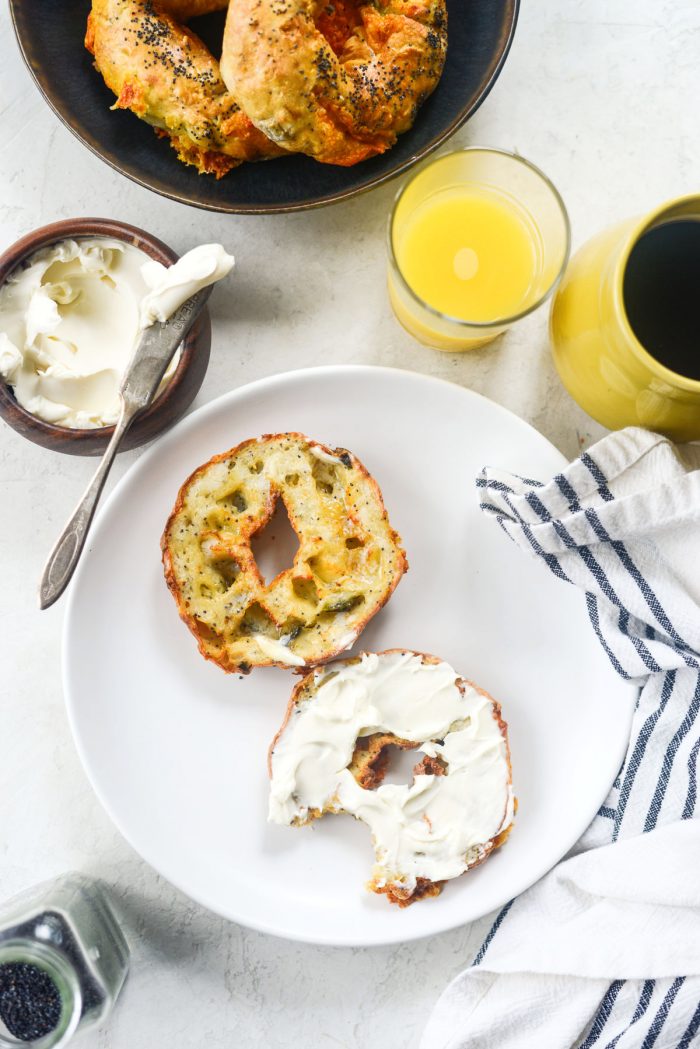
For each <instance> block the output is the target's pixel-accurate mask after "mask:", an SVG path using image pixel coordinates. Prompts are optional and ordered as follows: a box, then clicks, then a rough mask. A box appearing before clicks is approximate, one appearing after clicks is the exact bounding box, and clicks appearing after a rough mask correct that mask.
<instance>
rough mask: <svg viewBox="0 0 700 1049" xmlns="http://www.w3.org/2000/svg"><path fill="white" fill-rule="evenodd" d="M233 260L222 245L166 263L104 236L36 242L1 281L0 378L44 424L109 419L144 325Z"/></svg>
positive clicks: (81, 425)
mask: <svg viewBox="0 0 700 1049" xmlns="http://www.w3.org/2000/svg"><path fill="white" fill-rule="evenodd" d="M233 265H234V259H233V257H232V256H230V255H228V254H227V253H226V252H225V250H224V249H223V247H222V246H221V245H220V244H205V245H202V246H200V247H198V248H194V249H193V250H192V251H190V252H188V253H187V254H186V255H183V257H182V258H181V259H179V260H178V261H177V262H176V263H175V264H174V265H173V266H171V267H166V266H162V265H161V264H160V263H158V262H155V261H153V260H150V259H148V257H147V256H146V255H145V254H144V253H143V252H142V251H140V250H139V249H138V248H136V247H134V246H133V245H131V244H127V243H124V242H123V241H119V240H112V239H110V238H107V237H94V238H81V239H79V240H65V241H62V242H60V243H58V244H54V245H51V247H49V248H45V249H42V250H41V251H39V252H37V253H36V254H35V255H33V256H31V258H30V259H29V260H28V262H27V263H26V264H25V265H24V266H23V267H22V268H21V269H19V270H17V271H16V272H15V273H14V274H13V275H12V276H11V277H10V278H9V280H8V281H6V282H5V284H4V285H3V286H2V287H1V288H0V376H1V377H2V378H3V379H4V380H5V381H6V382H8V383H9V384H10V385H11V386H12V388H13V390H14V395H15V397H16V399H17V402H18V403H19V404H20V405H21V406H22V407H23V408H25V409H26V410H27V411H29V412H31V413H32V414H33V415H36V416H37V417H38V418H40V419H44V420H45V421H46V422H50V423H55V424H57V425H60V426H68V427H71V428H75V429H89V428H93V427H97V426H109V425H111V424H113V423H115V422H116V420H117V418H118V416H119V409H120V399H119V388H120V386H121V380H122V377H123V375H124V373H125V371H126V370H127V368H128V366H129V363H130V361H131V358H132V356H133V353H134V350H135V349H136V346H137V345H138V342H139V339H140V337H141V333H142V331H143V329H144V328H146V327H148V326H149V325H151V324H153V323H154V322H155V321H156V320H159V321H164V320H167V319H168V318H169V317H170V316H172V314H173V313H174V312H175V310H177V309H178V307H179V306H181V305H182V303H183V302H185V301H186V300H187V299H188V298H190V296H192V295H194V294H195V293H196V292H197V291H199V290H200V289H201V288H204V287H206V286H207V285H209V284H213V283H214V282H215V281H218V280H221V278H222V277H225V276H226V275H227V274H228V273H229V272H230V270H231V269H232V267H233ZM177 362H178V356H175V357H174V358H173V360H172V362H171V364H170V366H169V368H168V371H167V372H166V374H165V377H164V379H163V383H167V382H168V380H169V379H170V378H171V376H172V374H173V372H174V371H175V368H176V367H177Z"/></svg>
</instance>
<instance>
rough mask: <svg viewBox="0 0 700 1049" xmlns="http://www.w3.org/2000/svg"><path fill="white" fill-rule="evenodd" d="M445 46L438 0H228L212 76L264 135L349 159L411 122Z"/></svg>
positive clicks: (317, 154) (373, 149) (296, 148)
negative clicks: (220, 48)
mask: <svg viewBox="0 0 700 1049" xmlns="http://www.w3.org/2000/svg"><path fill="white" fill-rule="evenodd" d="M446 49H447V11H446V7H445V0H383V2H377V3H367V2H362V0H331V2H330V3H328V2H325V3H324V2H323V0H234V2H233V3H231V4H230V6H229V10H228V16H227V20H226V32H225V35H224V46H223V52H222V57H221V75H222V77H223V79H224V81H225V83H226V85H227V87H228V88H229V90H230V91H231V92H232V93H233V94H234V95H235V97H236V98H237V99H238V101H239V103H240V105H241V107H242V108H243V109H244V110H245V112H246V113H247V115H248V116H249V117H250V119H251V120H252V121H253V123H254V124H255V126H256V127H257V128H259V129H260V130H261V131H263V132H264V133H265V134H266V135H267V136H268V137H269V138H270V139H272V140H273V141H274V142H277V143H278V144H279V145H280V146H283V147H284V148H285V149H286V150H291V151H293V152H298V153H306V154H308V155H309V156H311V157H314V158H315V159H316V160H319V161H321V162H323V163H325V164H340V165H343V166H349V165H351V164H356V163H358V161H361V160H365V159H366V158H367V157H371V156H373V155H375V154H377V153H383V152H384V151H385V150H386V149H388V148H389V147H390V146H392V145H393V144H394V142H395V141H396V138H397V136H398V135H399V134H401V132H403V131H406V130H407V129H408V128H409V127H411V125H412V124H413V121H414V120H415V117H416V113H417V112H418V108H419V106H420V105H421V103H422V102H424V101H425V99H426V98H427V97H428V95H429V94H430V93H431V91H432V90H433V89H434V88H435V86H436V85H437V83H438V80H439V79H440V75H441V73H442V70H443V67H444V63H445V55H446Z"/></svg>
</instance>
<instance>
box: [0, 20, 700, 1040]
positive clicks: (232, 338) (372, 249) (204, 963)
mask: <svg viewBox="0 0 700 1049" xmlns="http://www.w3.org/2000/svg"><path fill="white" fill-rule="evenodd" d="M464 2H465V3H467V2H470V3H485V2H488V0H464ZM0 41H1V43H0V58H1V61H0V129H1V130H2V135H1V136H0V186H1V187H2V192H1V193H0V248H4V247H6V246H7V245H9V244H10V243H11V242H12V241H13V240H15V239H16V238H17V237H18V236H20V235H21V234H23V233H25V232H27V231H29V230H31V229H33V228H34V227H36V226H39V225H41V224H43V223H46V222H49V221H52V220H54V219H59V218H67V217H71V216H76V215H92V214H100V215H103V216H114V217H118V218H121V219H124V220H126V221H127V222H132V223H134V224H136V225H140V226H144V227H146V228H148V229H149V230H151V231H152V232H153V233H155V234H156V235H157V236H159V237H161V238H163V239H164V240H165V241H166V242H168V243H169V244H171V245H172V247H174V248H175V249H176V250H178V251H183V250H185V249H186V248H188V247H190V246H193V245H194V244H197V243H201V242H202V241H204V240H220V241H222V242H223V243H224V244H225V245H226V246H227V247H229V248H230V249H231V250H233V251H234V252H235V254H236V257H237V260H238V267H237V271H236V275H235V279H232V280H231V281H230V282H228V283H227V285H226V288H225V289H224V288H220V289H218V290H217V291H216V292H215V293H214V296H213V299H212V306H211V309H212V314H213V321H214V342H213V352H212V360H211V366H210V368H209V372H208V374H207V377H206V380H205V383H204V386H203V388H202V391H201V393H200V395H199V397H198V398H197V402H196V403H197V404H203V403H204V402H205V401H207V400H209V399H211V398H213V397H215V396H216V395H218V394H219V393H222V392H223V391H225V390H229V389H232V388H233V387H236V386H239V385H241V384H243V383H246V382H248V381H250V380H253V379H257V378H259V377H261V376H264V375H269V374H271V373H273V372H278V371H284V370H287V369H290V368H299V367H303V366H306V365H314V364H321V363H324V364H325V363H341V362H358V363H376V364H383V365H394V366H400V367H403V368H408V369H413V370H415V371H421V372H426V373H429V374H432V375H437V376H441V377H443V378H446V379H451V380H452V381H454V382H457V383H460V384H462V385H464V386H468V387H471V388H472V389H475V390H478V391H479V392H480V393H483V394H486V395H487V396H489V397H491V398H493V399H494V400H496V401H498V402H500V403H501V404H504V405H506V406H507V407H509V408H511V409H512V410H513V411H514V412H516V413H517V414H518V415H520V416H522V417H523V418H524V419H526V420H528V421H529V422H530V423H532V425H533V426H535V427H537V428H538V429H539V430H541V431H542V432H543V433H544V434H545V435H546V436H547V437H548V438H550V440H552V441H553V442H554V444H556V445H557V446H558V447H559V448H560V449H561V450H562V451H563V452H564V453H565V454H566V455H568V456H572V457H573V456H574V455H575V454H576V453H577V452H578V451H579V449H580V448H581V447H583V446H585V445H587V444H589V443H590V442H591V441H592V440H594V439H595V438H596V437H597V436H598V435H599V434H600V433H601V432H602V431H601V429H600V427H598V426H597V425H596V424H595V423H593V422H592V421H591V420H590V419H589V418H588V417H587V416H586V415H585V414H584V413H583V412H582V411H580V410H579V409H578V408H577V407H576V405H574V404H573V402H572V401H571V400H570V398H569V397H568V395H567V394H566V393H565V391H564V390H563V388H562V387H561V385H560V383H559V381H558V379H557V377H556V374H555V372H554V369H553V366H552V363H551V360H550V356H549V350H548V346H547V330H546V327H547V314H546V310H540V311H539V312H538V313H536V314H535V315H534V316H532V317H530V318H528V319H527V320H526V321H525V322H523V323H521V324H520V325H519V326H517V327H516V328H515V330H513V331H512V332H510V333H508V334H507V335H506V336H505V337H504V338H503V339H502V340H501V341H500V342H499V343H497V344H496V345H495V346H494V347H492V348H490V349H489V348H486V349H483V350H479V351H473V352H472V353H470V354H463V355H459V354H457V355H449V354H441V353H439V352H438V351H434V350H430V349H426V348H424V347H422V346H420V345H418V344H417V343H415V342H413V341H412V340H411V338H410V337H409V336H408V335H406V334H405V333H404V332H403V331H402V330H401V329H400V328H399V326H398V325H397V324H396V322H395V321H394V319H393V317H392V315H391V312H390V309H389V305H388V302H387V298H386V294H385V288H384V267H385V255H384V226H385V220H386V215H387V211H388V209H389V206H390V201H391V199H392V197H393V194H394V192H395V186H393V185H390V186H387V187H384V188H383V189H380V190H378V191H376V192H374V193H372V194H370V195H367V196H363V197H361V198H360V199H358V200H356V201H352V202H349V203H347V204H342V205H339V206H336V207H332V208H327V209H324V210H321V211H316V212H311V213H306V214H298V215H290V216H285V217H278V218H276V217H272V218H266V217H235V216H234V217H226V216H219V215H215V214H208V213H204V212H199V211H196V210H194V209H188V208H186V207H184V206H181V205H179V204H176V203H172V202H170V201H167V200H163V199H160V198H159V197H157V196H155V195H154V194H152V193H149V192H148V191H146V190H143V189H141V188H139V187H138V186H136V185H133V184H132V183H131V182H129V181H127V180H126V179H124V178H122V177H121V176H119V175H118V174H116V173H115V172H113V171H112V170H111V169H110V168H109V167H107V166H106V165H105V164H103V163H102V162H101V161H100V160H98V159H97V158H95V157H94V156H92V154H91V153H89V152H88V151H87V150H86V149H85V148H84V147H83V146H81V145H80V143H79V142H78V141H77V140H76V139H74V138H73V136H72V135H71V134H70V133H69V132H68V131H67V130H66V129H65V128H64V127H63V126H62V125H61V124H60V123H59V121H58V120H57V119H56V118H55V117H54V116H53V114H52V113H51V112H50V111H49V109H48V108H47V107H46V105H45V104H44V102H43V101H42V99H41V97H40V95H39V93H38V92H37V90H36V89H35V87H34V86H33V84H32V83H31V81H30V77H29V74H28V73H27V71H26V70H25V68H24V66H23V65H22V62H21V60H20V57H19V54H18V50H17V47H16V44H15V41H14V37H13V33H12V30H11V27H10V22H9V16H8V13H7V8H6V5H3V9H2V11H1V12H0ZM699 69H700V5H699V4H698V2H697V0H525V2H524V3H523V11H522V13H521V18H520V25H519V27H518V31H517V33H516V37H515V43H514V46H513V50H512V52H511V55H510V58H509V60H508V62H507V64H506V67H505V70H504V72H503V74H502V76H501V78H500V80H499V81H498V83H497V84H496V86H495V88H494V90H493V92H492V94H491V95H490V96H489V98H488V99H487V100H486V102H485V104H484V105H483V107H482V108H481V109H480V111H479V112H478V114H477V115H476V117H475V118H474V119H473V120H472V121H471V122H470V123H469V124H468V126H467V127H466V128H465V129H463V130H462V131H461V132H460V133H459V134H458V135H457V136H456V137H455V139H454V140H453V143H454V145H460V144H467V143H470V144H481V145H494V146H500V147H503V148H507V149H517V150H518V151H520V152H521V153H523V154H524V155H525V156H527V157H528V158H530V159H532V160H533V161H534V162H535V163H537V164H539V165H540V166H541V167H542V168H543V169H544V170H545V171H546V172H547V173H548V174H549V175H550V176H551V178H552V179H553V180H554V182H555V183H556V185H557V186H558V187H559V189H560V190H561V192H562V194H563V196H564V198H565V200H566V203H567V205H568V208H569V211H570V214H571V220H572V225H573V232H574V246H577V245H580V244H581V243H582V242H583V241H584V240H585V239H586V238H587V237H588V236H590V235H591V234H592V233H593V232H595V231H596V230H598V229H600V228H602V227H604V226H605V225H607V224H609V223H610V222H611V221H613V220H615V219H617V218H622V217H625V216H627V215H630V214H635V213H637V212H641V211H643V210H645V209H647V208H650V207H652V206H654V205H655V204H657V203H659V202H661V201H663V200H664V199H666V198H669V197H671V196H673V195H674V194H678V193H683V192H688V191H691V190H697V188H698V184H697V177H698V166H697V163H698V150H697V142H698V130H697V129H698V125H697V99H698V95H699V92H700V82H699V74H698V70H699ZM136 455H138V453H131V454H125V455H123V456H121V457H120V460H119V462H118V464H117V467H116V469H115V478H114V479H115V480H116V477H118V476H119V475H121V473H122V472H123V471H124V470H126V469H127V468H128V466H129V464H130V463H131V462H132V461H133V460H134V458H135V457H136ZM93 468H94V463H93V462H92V461H88V460H81V459H76V458H71V457H65V456H60V455H56V454H53V453H51V452H48V451H43V450H41V449H39V448H37V447H35V446H34V445H32V444H30V443H28V442H27V441H25V440H23V439H22V438H21V437H19V436H17V434H15V433H14V432H13V431H11V430H10V429H8V428H7V427H5V426H2V431H1V432H0V499H1V505H2V516H1V517H0V568H1V570H2V586H1V587H0V631H1V632H0V638H1V639H2V640H1V645H2V649H1V651H2V664H3V675H2V685H1V686H0V687H1V691H2V697H1V699H0V710H1V711H2V722H1V731H0V799H2V800H1V801H0V898H6V897H9V896H10V895H12V894H14V893H15V892H16V891H18V890H20V889H22V888H23V887H25V886H27V885H30V884H32V883H34V882H37V881H40V880H42V879H44V878H48V877H50V876H53V875H55V874H58V873H60V872H62V871H64V870H66V869H70V868H74V869H80V870H83V871H86V872H88V873H91V874H94V875H96V876H99V877H102V878H104V879H105V881H106V882H107V883H108V884H109V885H110V886H112V888H113V890H114V894H115V896H116V899H117V901H118V904H119V907H120V912H121V914H122V915H123V918H124V922H125V927H126V930H127V933H128V935H129V937H130V939H131V941H132V944H133V949H134V950H133V966H132V973H131V978H130V981H129V983H128V985H127V988H126V990H125V992H124V996H123V1000H122V1001H121V1003H120V1007H119V1008H118V1009H117V1011H116V1012H115V1014H114V1017H113V1019H112V1021H111V1022H110V1023H109V1025H108V1026H107V1027H106V1028H105V1029H104V1030H102V1031H100V1032H98V1033H96V1034H94V1033H93V1034H88V1035H86V1036H85V1037H84V1039H83V1040H82V1042H81V1044H83V1045H86V1046H93V1047H95V1049H107V1047H109V1049H161V1047H162V1049H166V1047H168V1049H169V1047H171V1046H177V1049H201V1047H202V1046H205V1045H206V1046H208V1047H210V1049H223V1047H224V1046H227V1047H228V1046H231V1045H234V1044H235V1045H236V1046H242V1047H248V1046H263V1045H264V1046H265V1047H266V1049H284V1047H289V1046H294V1047H295V1049H326V1047H327V1049H334V1047H343V1049H379V1047H382V1049H385V1047H390V1049H394V1047H397V1049H398V1047H402V1049H404V1047H415V1046H416V1045H417V1043H418V1038H419V1035H420V1031H421V1029H422V1026H423V1023H424V1021H425V1018H426V1016H427V1013H428V1011H429V1009H430V1007H431V1005H432V1003H433V1001H434V999H435V998H436V996H437V995H438V993H439V992H440V991H441V990H442V988H443V987H444V986H445V984H446V983H447V981H448V980H449V979H450V978H451V977H452V976H453V975H455V974H456V973H457V972H458V971H459V970H460V969H461V968H462V967H463V966H464V965H465V964H466V963H467V962H468V961H469V960H470V959H471V956H472V954H473V951H474V949H475V947H476V946H477V945H478V943H479V942H480V938H481V936H482V933H483V929H484V924H485V923H484V922H482V923H478V924H477V925H475V926H471V927H466V928H462V929H458V930H455V931H454V932H452V933H449V934H447V935H442V936H440V937H436V938H433V939H431V940H426V941H422V942H418V943H413V944H408V945H406V946H402V947H391V948H381V949H372V950H333V949H323V948H316V947H309V946H303V945H296V944H293V943H288V942H284V941H282V940H277V939H274V938H271V937H268V936H264V935H261V934H259V933H255V932H251V931H248V930H246V929H244V928H240V927H238V926H236V925H232V924H229V923H227V922H225V921H223V920H221V919H219V918H217V917H215V916H213V915H211V914H209V913H207V912H206V911H204V910H203V909H202V908H200V907H199V906H197V905H195V904H193V903H191V902H189V900H187V899H186V898H185V897H184V896H182V895H181V894H180V893H178V892H177V891H176V890H175V889H173V888H172V887H171V886H170V885H168V884H167V883H166V882H164V881H163V880H162V879H161V878H159V877H158V876H157V875H156V874H155V873H154V872H153V871H152V870H151V869H150V868H149V867H147V866H146V865H145V864H144V863H143V862H142V861H141V860H140V859H139V857H138V856H137V855H136V854H135V853H134V852H133V851H132V850H131V849H130V847H129V846H128V845H127V844H126V843H125V842H124V841H123V840H122V838H121V836H120V835H119V834H118V832H117V831H116V830H115V829H114V827H113V826H112V824H111V823H110V821H109V819H108V818H107V816H106V815H105V813H104V812H103V811H102V809H101V808H100V805H99V803H98V802H97V799H96V798H95V797H94V796H93V794H92V791H91V789H90V787H89V785H88V783H87V780H86V778H85V775H84V774H83V771H82V768H81V766H80V763H79V761H78V758H77V755H76V752H75V750H74V747H73V743H72V740H71V737H70V733H69V730H68V725H67V722H66V716H65V713H64V707H63V700H62V695H61V683H60V673H59V667H60V638H61V626H62V616H63V606H62V605H61V604H59V605H58V606H56V607H55V608H53V609H51V610H50V611H48V612H45V613H40V612H39V611H38V609H37V607H36V603H35V588H36V584H37V580H38V577H39V574H40V569H41V567H42V564H43V561H44V559H45V556H46V554H47V552H48V550H49V548H50V547H51V545H52V543H53V541H54V539H55V537H56V536H57V535H58V532H59V530H60V528H61V526H62V525H63V523H64V521H65V520H66V518H67V515H68V513H69V511H70V510H71V509H72V507H73V504H74V503H75V501H76V499H77V497H78V496H79V494H80V493H81V491H82V489H83V487H84V485H85V483H86V481H87V478H88V476H89V475H90V473H91V471H92V469H93ZM485 1049H486V1047H485Z"/></svg>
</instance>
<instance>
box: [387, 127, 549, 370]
mask: <svg viewBox="0 0 700 1049" xmlns="http://www.w3.org/2000/svg"><path fill="white" fill-rule="evenodd" d="M568 253H569V223H568V218H567V215H566V209H565V208H564V204H563V202H562V200H561V197H560V196H559V194H558V193H557V191H556V189H555V188H554V186H553V185H552V184H551V182H550V181H549V180H548V179H547V177H546V176H545V175H543V174H542V172H541V171H540V170H539V169H538V168H536V167H535V166H534V165H533V164H530V163H529V161H527V160H524V158H522V157H519V156H516V155H515V154H513V153H505V152H503V151H502V150H491V149H480V148H473V149H464V150H459V151H457V152H456V153H448V154H445V155H444V156H441V157H438V158H437V159H436V160H434V161H432V162H431V163H430V164H427V165H425V166H424V167H422V168H421V169H419V171H418V172H417V173H416V174H415V175H414V176H413V178H412V179H410V180H409V181H408V182H407V183H406V184H405V185H404V187H403V189H402V190H401V191H400V193H399V195H398V196H397V198H396V203H395V205H394V211H393V213H392V216H391V221H390V224H389V297H390V300H391V305H392V306H393V309H394V313H395V314H396V317H397V319H398V320H399V321H400V322H401V324H402V325H403V326H404V328H406V330H407V331H408V332H410V334H411V335H413V336H414V337H415V338H416V339H419V340H420V341H421V342H424V343H427V345H429V346H435V347H437V348H438V349H442V350H466V349H471V348H472V347H474V346H479V345H481V344H482V343H485V342H489V341H490V340H491V339H494V338H496V336H497V335H500V334H501V333H502V332H504V331H505V330H506V329H507V328H508V327H509V326H510V324H512V323H513V321H514V320H517V319H518V318H519V317H520V316H523V315H524V314H525V313H529V312H530V311H531V310H533V309H535V308H536V307H537V306H538V305H539V304H540V303H541V302H542V301H543V300H544V299H545V298H546V297H547V295H548V294H549V293H550V292H551V290H552V288H553V287H554V285H555V284H556V282H557V281H558V279H559V277H560V276H561V273H562V272H563V269H564V266H565V265H566V260H567V258H568Z"/></svg>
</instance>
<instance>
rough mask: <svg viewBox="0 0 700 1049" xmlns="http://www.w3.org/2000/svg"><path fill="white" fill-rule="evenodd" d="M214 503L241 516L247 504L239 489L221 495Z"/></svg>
mask: <svg viewBox="0 0 700 1049" xmlns="http://www.w3.org/2000/svg"><path fill="white" fill-rule="evenodd" d="M216 501H217V503H219V505H220V506H225V507H227V508H228V509H229V510H233V511H234V512H235V513H237V514H242V513H243V511H244V510H247V509H248V502H247V500H246V497H245V496H244V495H243V492H242V491H241V490H240V488H236V489H235V491H233V492H227V493H226V495H222V496H221V498H220V499H217V500H216Z"/></svg>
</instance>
